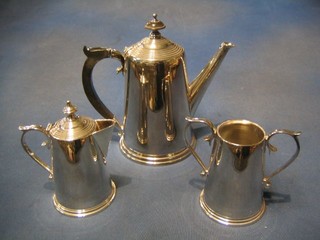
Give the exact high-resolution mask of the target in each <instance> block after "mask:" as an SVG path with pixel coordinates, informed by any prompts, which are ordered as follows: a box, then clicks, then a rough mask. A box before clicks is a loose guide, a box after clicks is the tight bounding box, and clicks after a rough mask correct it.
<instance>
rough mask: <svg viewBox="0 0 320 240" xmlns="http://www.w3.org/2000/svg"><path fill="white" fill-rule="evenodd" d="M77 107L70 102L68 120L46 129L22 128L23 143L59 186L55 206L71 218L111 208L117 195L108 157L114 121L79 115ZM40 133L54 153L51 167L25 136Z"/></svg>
mask: <svg viewBox="0 0 320 240" xmlns="http://www.w3.org/2000/svg"><path fill="white" fill-rule="evenodd" d="M76 111H77V108H76V107H75V106H74V105H72V104H71V102H70V101H67V104H66V106H65V107H64V109H63V112H64V114H65V117H64V118H63V119H61V120H59V121H57V122H56V123H54V124H50V123H49V124H48V126H47V127H46V128H43V127H42V126H40V125H30V126H20V127H19V130H21V131H22V132H23V133H22V136H21V144H22V146H23V148H24V150H25V151H26V152H27V154H28V155H29V156H30V157H31V158H32V159H33V160H35V161H36V162H37V163H38V164H39V165H40V166H42V167H43V168H44V169H46V170H47V171H48V172H49V174H50V176H51V177H53V180H54V183H55V193H54V195H53V203H54V206H55V207H56V209H57V210H58V211H59V212H61V213H63V214H65V215H68V216H73V217H84V216H88V215H91V214H94V213H97V212H99V211H101V210H103V209H105V208H106V207H108V206H109V205H110V203H111V202H112V200H113V199H114V197H115V194H116V186H115V184H114V182H113V181H112V180H111V178H110V175H109V172H108V169H107V161H106V155H107V151H108V145H109V142H110V140H111V136H112V131H113V128H114V125H115V121H114V120H113V119H103V120H93V119H91V118H88V117H84V116H77V115H76ZM30 131H40V132H41V133H43V134H44V135H46V136H47V138H48V141H47V142H46V144H47V145H48V148H49V149H50V152H51V164H50V165H48V164H47V163H46V162H45V161H43V160H42V159H41V158H40V157H39V156H37V155H36V154H35V153H34V152H33V151H32V150H31V149H30V147H29V146H28V144H27V143H26V138H25V135H26V133H28V132H30Z"/></svg>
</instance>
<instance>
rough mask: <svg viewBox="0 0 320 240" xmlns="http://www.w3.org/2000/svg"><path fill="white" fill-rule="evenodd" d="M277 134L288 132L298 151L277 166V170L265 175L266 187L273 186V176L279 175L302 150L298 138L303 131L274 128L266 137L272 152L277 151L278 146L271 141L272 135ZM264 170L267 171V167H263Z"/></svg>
mask: <svg viewBox="0 0 320 240" xmlns="http://www.w3.org/2000/svg"><path fill="white" fill-rule="evenodd" d="M276 134H286V135H289V136H291V137H292V138H293V139H294V141H295V143H296V145H297V148H296V151H295V153H294V154H293V155H292V156H291V158H290V159H289V160H288V161H287V162H286V163H285V164H284V165H283V166H281V167H279V168H277V169H276V170H275V171H273V172H272V173H271V174H270V175H268V176H264V178H263V183H264V185H265V187H266V188H268V187H270V186H271V181H270V179H271V178H272V177H274V176H275V175H277V174H278V173H280V172H282V171H283V170H284V169H285V168H287V167H288V166H289V165H290V164H291V163H292V162H293V161H294V160H295V159H296V158H297V157H298V155H299V152H300V142H299V139H298V136H299V135H300V134H301V132H295V131H291V130H286V129H282V130H274V131H273V132H272V133H270V134H269V135H268V136H267V137H266V141H267V147H268V149H269V150H270V151H272V152H276V151H277V148H276V147H275V146H273V145H272V144H271V143H270V142H269V141H270V139H271V138H272V136H274V135H276ZM263 172H265V169H263Z"/></svg>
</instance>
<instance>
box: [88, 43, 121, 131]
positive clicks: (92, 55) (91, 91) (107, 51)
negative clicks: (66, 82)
mask: <svg viewBox="0 0 320 240" xmlns="http://www.w3.org/2000/svg"><path fill="white" fill-rule="evenodd" d="M83 52H84V54H85V55H86V56H87V57H88V58H87V60H86V61H85V63H84V65H83V69H82V85H83V88H84V92H85V94H86V95H87V98H88V99H89V101H90V103H91V104H92V106H93V107H94V108H95V109H96V110H97V111H98V112H99V113H100V114H101V115H102V116H103V117H104V118H107V119H109V118H115V116H114V114H113V113H112V112H111V111H110V110H109V109H108V108H107V107H106V106H105V105H104V104H103V102H102V101H101V99H100V98H99V96H98V94H97V92H96V90H95V88H94V86H93V81H92V71H93V68H94V67H95V65H96V64H97V63H98V62H99V61H100V60H102V59H104V58H116V59H118V60H119V61H120V62H121V67H119V68H117V72H118V73H119V72H123V69H124V57H123V56H122V54H121V53H120V52H119V51H117V50H115V49H111V48H101V47H94V48H89V47H86V46H84V47H83ZM115 120H116V125H117V127H118V128H119V130H121V125H120V122H119V121H118V120H117V119H115Z"/></svg>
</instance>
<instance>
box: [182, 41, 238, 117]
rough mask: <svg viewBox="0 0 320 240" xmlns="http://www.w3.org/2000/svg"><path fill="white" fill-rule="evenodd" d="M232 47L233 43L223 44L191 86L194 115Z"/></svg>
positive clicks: (190, 96) (190, 98)
mask: <svg viewBox="0 0 320 240" xmlns="http://www.w3.org/2000/svg"><path fill="white" fill-rule="evenodd" d="M232 47H234V44H233V43H230V42H223V43H221V45H220V47H219V49H218V51H217V52H216V53H215V54H214V55H213V57H212V58H211V60H210V61H209V62H208V64H207V65H206V66H205V67H204V68H203V69H202V70H201V72H200V73H199V75H198V76H197V77H196V78H195V79H194V80H193V81H192V82H191V84H190V85H189V88H188V98H189V104H190V109H191V114H192V115H193V114H194V113H195V111H196V110H197V107H198V105H199V103H200V102H201V99H202V97H203V96H204V94H205V92H206V90H207V88H208V86H209V84H210V83H211V80H212V79H213V76H214V74H215V73H216V71H217V70H218V68H219V66H220V64H221V63H222V61H223V59H224V57H225V56H226V54H227V53H228V51H229V49H230V48H232Z"/></svg>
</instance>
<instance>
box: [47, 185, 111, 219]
mask: <svg viewBox="0 0 320 240" xmlns="http://www.w3.org/2000/svg"><path fill="white" fill-rule="evenodd" d="M116 192H117V188H116V185H115V183H114V182H113V181H112V180H111V193H110V195H109V196H108V197H107V198H106V199H105V200H104V201H102V202H101V203H99V204H98V205H96V206H94V207H91V208H85V209H72V208H67V207H65V206H63V205H61V204H60V203H59V201H58V200H57V198H56V195H55V194H54V195H53V198H52V199H53V204H54V206H55V208H56V209H57V210H58V211H59V212H60V213H62V214H64V215H67V216H70V217H86V216H89V215H92V214H96V213H98V212H100V211H102V210H103V209H105V208H107V207H108V206H109V205H110V204H111V202H112V201H113V199H114V197H115V195H116Z"/></svg>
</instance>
